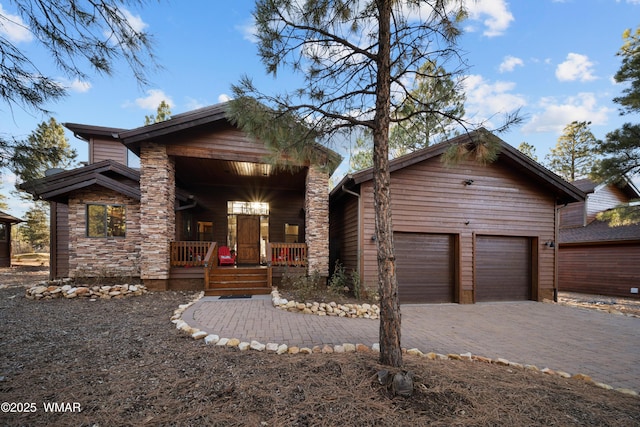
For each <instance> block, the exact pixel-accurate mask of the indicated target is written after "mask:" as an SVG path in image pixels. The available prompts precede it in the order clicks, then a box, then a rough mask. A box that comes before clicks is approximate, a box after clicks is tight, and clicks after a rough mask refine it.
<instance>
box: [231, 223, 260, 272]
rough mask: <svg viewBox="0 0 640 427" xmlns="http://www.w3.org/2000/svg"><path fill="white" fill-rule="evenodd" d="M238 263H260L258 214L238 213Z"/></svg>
mask: <svg viewBox="0 0 640 427" xmlns="http://www.w3.org/2000/svg"><path fill="white" fill-rule="evenodd" d="M237 224H238V234H237V236H238V253H237V255H236V259H237V263H238V264H259V263H260V216H258V215H238V223H237Z"/></svg>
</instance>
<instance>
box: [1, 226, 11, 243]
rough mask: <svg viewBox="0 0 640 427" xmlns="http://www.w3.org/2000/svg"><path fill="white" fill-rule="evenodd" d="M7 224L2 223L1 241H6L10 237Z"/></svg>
mask: <svg viewBox="0 0 640 427" xmlns="http://www.w3.org/2000/svg"><path fill="white" fill-rule="evenodd" d="M7 228H9V227H7V224H5V223H4V222H1V223H0V242H6V241H7V239H8V238H9V233H8V232H7Z"/></svg>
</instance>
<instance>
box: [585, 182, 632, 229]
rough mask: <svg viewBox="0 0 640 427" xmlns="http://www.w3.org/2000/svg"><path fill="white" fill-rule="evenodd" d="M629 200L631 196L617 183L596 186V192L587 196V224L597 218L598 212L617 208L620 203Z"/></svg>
mask: <svg viewBox="0 0 640 427" xmlns="http://www.w3.org/2000/svg"><path fill="white" fill-rule="evenodd" d="M628 201H629V198H628V197H627V196H625V194H624V192H623V191H622V190H621V189H620V188H618V187H616V186H615V185H611V184H610V185H606V186H604V187H602V188H596V191H595V192H594V193H591V194H589V195H588V196H587V202H586V203H587V210H586V217H587V224H589V223H590V222H591V221H593V220H595V219H596V215H597V214H598V213H600V212H604V211H606V210H607V209H612V208H615V207H616V206H618V205H619V204H621V203H626V202H628Z"/></svg>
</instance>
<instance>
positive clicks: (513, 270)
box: [475, 236, 531, 302]
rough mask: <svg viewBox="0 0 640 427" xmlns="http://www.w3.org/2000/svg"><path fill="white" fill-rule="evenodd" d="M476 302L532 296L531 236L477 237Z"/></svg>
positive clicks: (526, 298)
mask: <svg viewBox="0 0 640 427" xmlns="http://www.w3.org/2000/svg"><path fill="white" fill-rule="evenodd" d="M475 269H476V270H475V271H476V302H482V301H521V300H529V299H531V239H530V238H528V237H507V236H477V237H476V260H475Z"/></svg>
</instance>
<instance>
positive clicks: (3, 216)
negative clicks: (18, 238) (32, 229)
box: [0, 211, 23, 267]
mask: <svg viewBox="0 0 640 427" xmlns="http://www.w3.org/2000/svg"><path fill="white" fill-rule="evenodd" d="M20 222H23V221H22V220H21V219H20V218H16V217H15V216H11V215H9V214H7V213H4V212H2V211H0V267H11V226H12V225H13V224H18V223H20Z"/></svg>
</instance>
